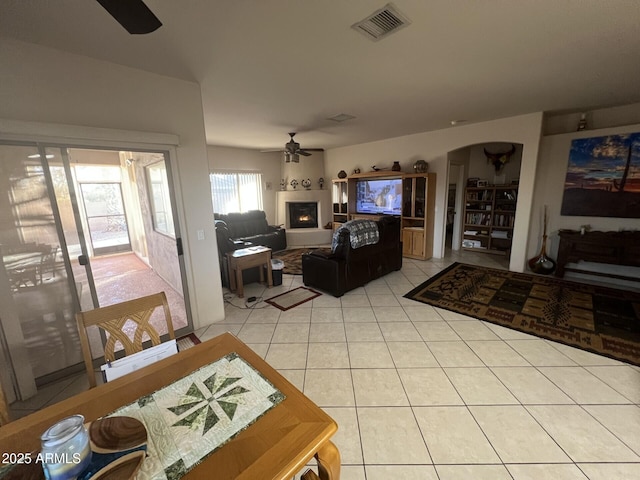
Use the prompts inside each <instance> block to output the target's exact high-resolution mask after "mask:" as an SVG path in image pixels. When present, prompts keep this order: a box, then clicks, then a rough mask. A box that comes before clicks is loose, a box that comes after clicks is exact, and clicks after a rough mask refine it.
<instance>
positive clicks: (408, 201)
mask: <svg viewBox="0 0 640 480" xmlns="http://www.w3.org/2000/svg"><path fill="white" fill-rule="evenodd" d="M366 180H390V181H393V180H400V181H401V185H402V187H401V188H402V205H401V206H398V207H397V209H398V210H399V211H400V212H401V213H400V215H399V216H400V218H401V225H402V251H403V256H405V257H408V258H416V259H419V260H427V259H429V258H431V257H432V255H433V220H434V216H435V198H436V174H435V173H402V172H394V171H389V170H386V171H379V172H367V173H359V174H354V175H350V176H349V177H346V178H334V179H333V180H332V188H333V192H332V202H333V218H332V226H333V229H334V230H336V229H337V228H339V227H340V226H341V225H342V224H343V223H345V222H347V221H348V220H354V219H357V218H367V219H372V220H376V219H378V218H379V217H380V214H371V213H365V212H362V211H358V205H357V197H358V191H357V188H358V182H359V181H366Z"/></svg>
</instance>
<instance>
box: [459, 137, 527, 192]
mask: <svg viewBox="0 0 640 480" xmlns="http://www.w3.org/2000/svg"><path fill="white" fill-rule="evenodd" d="M485 148H486V149H487V151H488V152H489V153H497V152H505V151H508V150H509V149H510V148H511V144H509V143H507V144H504V143H501V144H496V143H487V144H482V145H473V146H472V147H470V148H469V177H478V178H479V179H481V180H487V181H488V182H489V185H491V184H495V185H498V184H506V183H511V181H512V180H518V179H519V178H520V166H521V164H522V145H516V151H515V153H514V154H513V155H512V156H511V158H510V159H509V161H508V162H507V163H506V164H505V165H504V166H503V167H502V169H501V170H500V175H499V177H500V178H502V177H504V181H500V182H499V181H498V179H497V178H496V170H495V168H494V166H493V165H491V163H489V162H488V161H487V156H486V155H485V154H484V149H485Z"/></svg>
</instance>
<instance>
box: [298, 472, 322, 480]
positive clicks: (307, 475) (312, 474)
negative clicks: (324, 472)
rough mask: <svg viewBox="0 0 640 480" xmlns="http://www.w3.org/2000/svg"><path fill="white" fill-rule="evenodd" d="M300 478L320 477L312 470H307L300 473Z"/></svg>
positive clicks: (312, 478) (314, 479) (318, 478)
mask: <svg viewBox="0 0 640 480" xmlns="http://www.w3.org/2000/svg"><path fill="white" fill-rule="evenodd" d="M300 480H320V477H318V475H316V473H315V472H314V471H313V470H307V471H306V472H304V473H303V474H302V476H301V477H300Z"/></svg>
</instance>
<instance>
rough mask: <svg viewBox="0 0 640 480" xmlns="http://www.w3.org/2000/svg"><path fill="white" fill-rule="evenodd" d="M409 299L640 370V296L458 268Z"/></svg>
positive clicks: (445, 272)
mask: <svg viewBox="0 0 640 480" xmlns="http://www.w3.org/2000/svg"><path fill="white" fill-rule="evenodd" d="M405 297H406V298H410V299H412V300H416V301H418V302H422V303H427V304H429V305H433V306H435V307H440V308H443V309H445V310H450V311H453V312H458V313H461V314H464V315H469V316H471V317H475V318H478V319H480V320H485V321H488V322H492V323H495V324H498V325H502V326H504V327H508V328H513V329H515V330H519V331H522V332H526V333H530V334H532V335H536V336H538V337H542V338H548V339H550V340H555V341H557V342H561V343H564V344H567V345H571V346H574V347H578V348H581V349H583V350H588V351H591V352H595V353H598V354H601V355H606V356H608V357H612V358H615V359H617V360H622V361H625V362H629V363H633V364H635V365H640V294H638V293H636V292H629V291H624V290H616V289H612V288H607V287H599V286H595V285H587V284H582V283H575V282H569V281H565V280H560V279H557V278H549V277H542V276H538V275H530V274H526V273H516V272H509V271H506V270H495V269H491V268H480V267H476V266H473V265H466V264H462V263H455V264H453V265H451V266H450V267H449V268H447V269H445V270H443V271H442V272H440V273H439V274H438V275H436V276H435V277H433V278H431V279H429V280H428V281H426V282H424V283H423V284H422V285H420V286H418V287H416V288H414V289H413V290H412V291H410V292H409V293H407V294H406V295H405Z"/></svg>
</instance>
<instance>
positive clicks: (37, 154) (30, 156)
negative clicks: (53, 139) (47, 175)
mask: <svg viewBox="0 0 640 480" xmlns="http://www.w3.org/2000/svg"><path fill="white" fill-rule="evenodd" d="M45 157H47V158H53V157H55V155H51V154H50V153H48V154H47V155H45ZM27 158H40V154H39V153H34V154H33V155H29V156H28V157H27Z"/></svg>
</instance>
